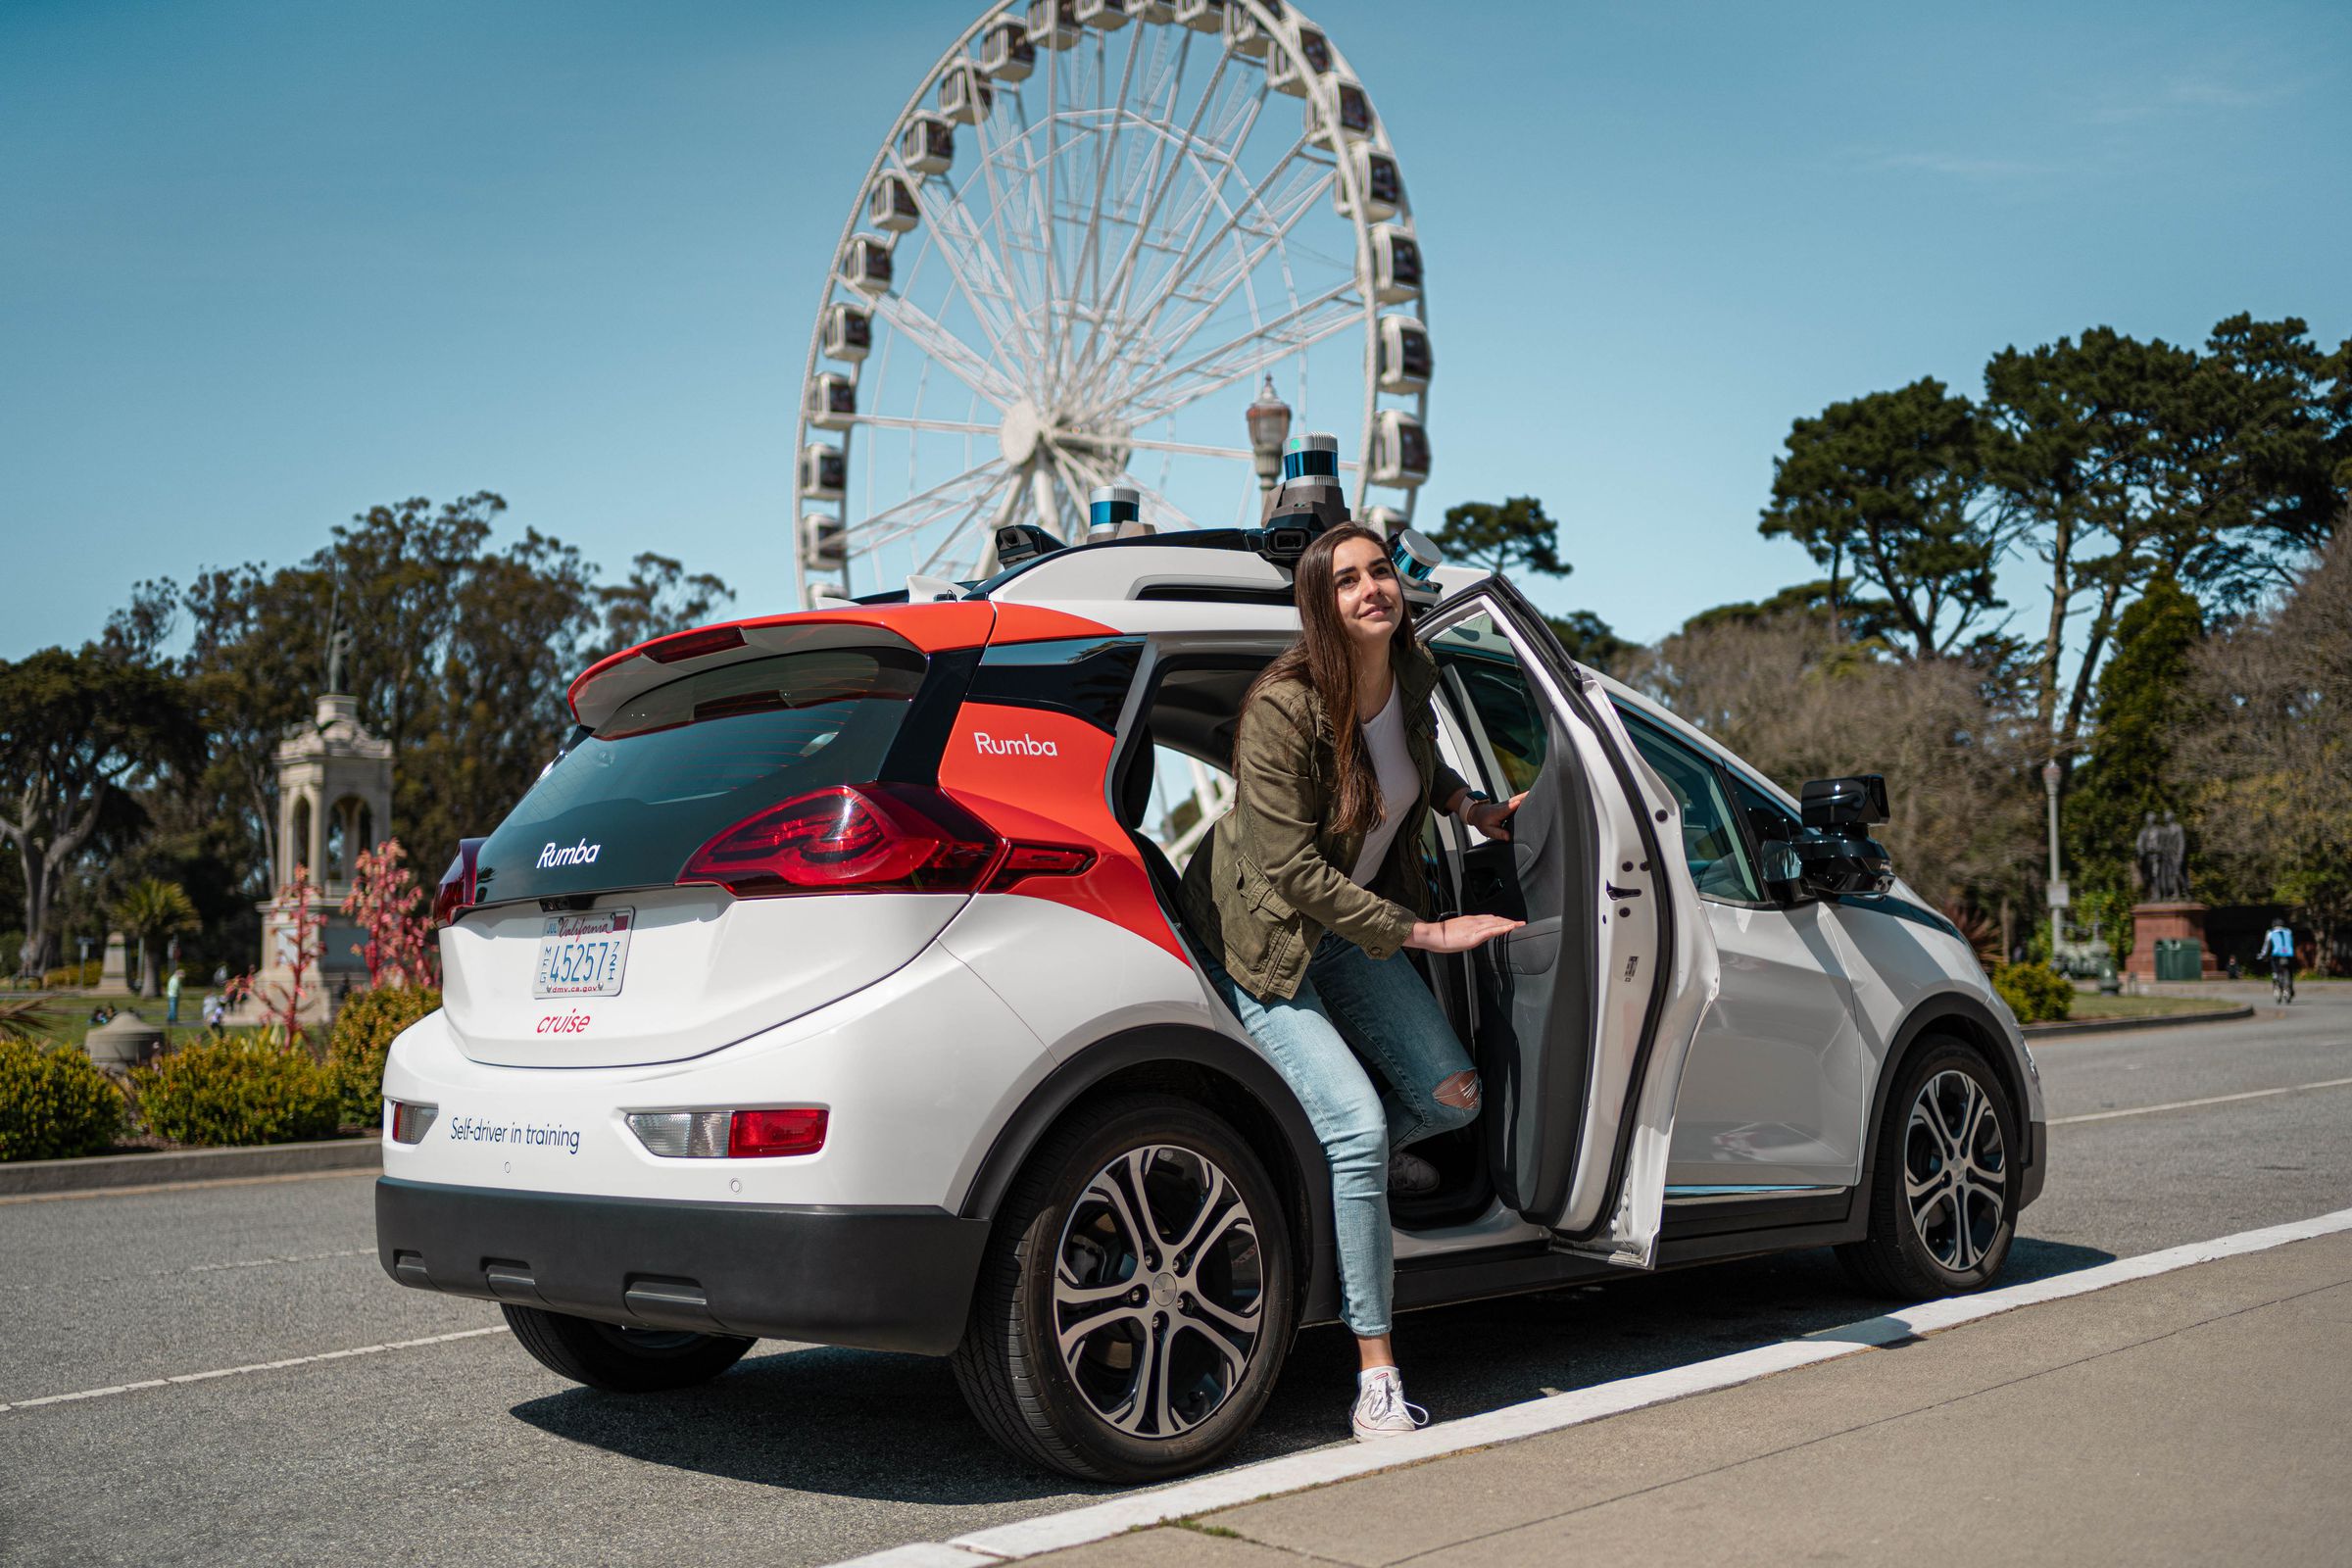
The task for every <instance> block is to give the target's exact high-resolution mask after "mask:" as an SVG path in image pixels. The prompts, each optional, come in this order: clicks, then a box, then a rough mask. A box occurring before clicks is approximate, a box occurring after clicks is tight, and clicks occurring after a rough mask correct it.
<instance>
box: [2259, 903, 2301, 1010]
mask: <svg viewBox="0 0 2352 1568" xmlns="http://www.w3.org/2000/svg"><path fill="white" fill-rule="evenodd" d="M2262 956H2264V957H2266V958H2268V959H2270V960H2271V996H2272V999H2273V1000H2275V1001H2278V1002H2281V1003H2285V1002H2292V1001H2294V1000H2295V934H2294V932H2293V931H2291V930H2289V929H2288V928H2287V924H2286V922H2285V921H2284V920H2273V921H2272V922H2271V929H2270V931H2269V933H2268V934H2267V935H2265V936H2264V937H2263V939H2262Z"/></svg>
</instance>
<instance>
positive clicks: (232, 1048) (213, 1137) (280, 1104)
mask: <svg viewBox="0 0 2352 1568" xmlns="http://www.w3.org/2000/svg"><path fill="white" fill-rule="evenodd" d="M130 1076H131V1081H132V1082H133V1083H134V1084H136V1085H137V1086H138V1091H139V1115H140V1118H141V1119H142V1120H143V1121H145V1122H146V1124H147V1130H148V1131H149V1132H152V1133H154V1134H155V1135H156V1136H157V1137H159V1138H169V1139H171V1140H172V1142H173V1143H178V1144H197V1145H220V1144H293V1143H300V1142H302V1141H303V1140H305V1139H310V1138H330V1137H332V1136H333V1135H334V1131H335V1125H336V1121H337V1112H336V1106H335V1081H334V1075H333V1074H332V1073H330V1072H329V1071H328V1070H327V1067H326V1064H325V1063H324V1062H321V1061H318V1060H315V1059H313V1058H312V1056H311V1054H310V1053H308V1052H306V1051H304V1050H303V1049H302V1048H301V1047H299V1046H289V1045H287V1044H286V1042H285V1038H284V1037H283V1036H282V1035H280V1034H279V1033H278V1032H277V1031H276V1030H274V1029H265V1030H263V1031H261V1032H260V1033H258V1034H250V1035H229V1036H225V1037H223V1038H221V1039H218V1040H209V1041H206V1042H204V1043H203V1044H201V1045H194V1046H190V1047H188V1048H187V1049H186V1050H184V1051H180V1052H176V1053H174V1054H172V1055H169V1056H166V1057H165V1058H164V1059H163V1060H161V1061H159V1062H157V1063H156V1064H155V1065H154V1066H152V1067H138V1068H133V1069H132V1071H131V1075H130Z"/></svg>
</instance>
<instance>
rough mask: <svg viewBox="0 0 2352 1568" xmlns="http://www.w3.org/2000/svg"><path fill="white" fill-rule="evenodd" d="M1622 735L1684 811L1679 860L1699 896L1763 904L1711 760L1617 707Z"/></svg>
mask: <svg viewBox="0 0 2352 1568" xmlns="http://www.w3.org/2000/svg"><path fill="white" fill-rule="evenodd" d="M1618 711H1619V712H1620V713H1621V714H1623V715H1624V718H1625V729H1626V733H1627V734H1628V735H1629V736H1631V737H1632V739H1633V743H1634V749H1635V750H1636V751H1638V752H1640V753H1641V754H1642V760H1644V761H1646V762H1648V763H1649V765H1650V766H1651V767H1653V768H1655V769H1657V772H1658V776H1659V777H1661V778H1663V779H1664V780H1665V781H1666V787H1667V788H1668V789H1670V790H1672V791H1673V792H1674V798H1675V801H1676V802H1677V804H1679V805H1680V806H1681V808H1682V812H1683V858H1684V859H1685V860H1687V861H1689V862H1690V866H1691V881H1693V882H1695V883H1697V884H1698V891H1699V894H1700V896H1701V897H1703V898H1710V899H1729V900H1732V901H1734V902H1736V903H1740V904H1761V903H1763V902H1764V892H1763V888H1762V886H1761V885H1760V884H1759V883H1758V882H1757V880H1756V872H1755V867H1754V866H1752V865H1750V864H1749V863H1748V859H1747V846H1746V845H1745V844H1744V843H1742V842H1741V840H1740V825H1739V822H1738V820H1737V819H1736V818H1735V817H1734V816H1733V815H1732V803H1731V799H1730V797H1729V795H1728V794H1727V793H1726V792H1725V789H1724V785H1723V772H1722V770H1721V769H1719V768H1718V767H1716V765H1715V763H1714V761H1713V760H1712V759H1710V758H1708V757H1705V756H1703V755H1702V754H1700V753H1699V752H1698V751H1697V750H1696V749H1694V748H1692V747H1691V746H1688V745H1685V744H1684V743H1683V742H1681V741H1678V740H1676V739H1674V738H1673V737H1672V736H1670V735H1668V734H1667V733H1666V732H1665V731H1664V730H1662V729H1660V728H1659V727H1658V726H1657V725H1655V724H1652V723H1651V722H1650V721H1649V720H1647V719H1645V718H1643V717H1642V715H1641V714H1639V713H1637V712H1634V711H1631V710H1629V709H1626V708H1624V707H1622V706H1621V707H1620V708H1619V709H1618Z"/></svg>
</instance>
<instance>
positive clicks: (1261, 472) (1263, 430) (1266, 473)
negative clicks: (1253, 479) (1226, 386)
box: [1248, 375, 1291, 496]
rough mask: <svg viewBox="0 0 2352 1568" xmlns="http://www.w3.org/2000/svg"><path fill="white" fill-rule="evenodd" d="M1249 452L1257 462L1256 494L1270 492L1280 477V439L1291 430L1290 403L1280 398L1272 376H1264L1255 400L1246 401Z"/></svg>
mask: <svg viewBox="0 0 2352 1568" xmlns="http://www.w3.org/2000/svg"><path fill="white" fill-rule="evenodd" d="M1248 417H1249V420H1250V459H1251V461H1252V462H1253V463H1254V464H1255V465H1256V466H1257V489H1258V493H1259V494H1260V495H1265V496H1270V495H1272V494H1273V493H1274V485H1275V482H1276V481H1277V480H1279V479H1280V478H1281V477H1282V443H1283V441H1284V440H1285V439H1286V438H1288V437H1289V435H1290V433H1291V406H1290V405H1289V404H1288V403H1285V402H1283V401H1282V397H1281V395H1280V394H1279V393H1277V392H1276V391H1275V390H1274V377H1273V376H1271V375H1269V376H1267V377H1266V382H1265V385H1264V386H1262V387H1260V388H1259V389H1258V393H1257V401H1256V402H1255V403H1252V404H1250V413H1249V416H1248Z"/></svg>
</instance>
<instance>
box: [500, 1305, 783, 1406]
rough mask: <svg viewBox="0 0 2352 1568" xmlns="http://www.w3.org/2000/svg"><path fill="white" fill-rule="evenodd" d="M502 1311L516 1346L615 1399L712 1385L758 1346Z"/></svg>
mask: <svg viewBox="0 0 2352 1568" xmlns="http://www.w3.org/2000/svg"><path fill="white" fill-rule="evenodd" d="M502 1310H503V1311H505V1313H506V1314H507V1327H509V1328H511V1329H513V1330H514V1331H515V1342H516V1343H517V1344H519V1345H520V1346H521V1347H522V1348H524V1349H526V1350H528V1351H530V1352H531V1356H532V1358H533V1359H534V1360H536V1361H538V1363H539V1364H540V1365H541V1366H544V1367H546V1368H547V1369H548V1370H549V1371H550V1372H553V1373H555V1374H556V1375H557V1376H559V1377H566V1378H569V1379H571V1381H572V1382H574V1383H585V1384H587V1385H588V1387H590V1388H592V1389H603V1390H605V1391H606V1392H607V1393H610V1394H657V1393H660V1392H661V1391H662V1390H664V1389H688V1388H692V1387H693V1386H694V1385H696V1384H697V1383H708V1382H710V1381H711V1379H712V1378H714V1377H716V1376H718V1375H719V1374H720V1373H721V1372H724V1371H725V1370H726V1369H727V1368H729V1367H731V1366H733V1365H734V1364H735V1363H736V1362H738V1361H740V1360H742V1359H743V1352H744V1351H746V1350H748V1349H750V1348H752V1344H753V1342H752V1341H750V1340H746V1339H738V1338H737V1337H735V1336H734V1335H732V1334H695V1333H692V1332H688V1331H682V1330H681V1331H676V1332H672V1331H671V1330H668V1329H631V1328H622V1327H621V1326H620V1325H618V1324H616V1323H599V1322H597V1321H596V1320H594V1319H593V1318H585V1317H573V1316H571V1315H570V1314H568V1313H564V1312H549V1311H545V1310H543V1309H541V1308H539V1307H536V1306H509V1307H504V1308H502Z"/></svg>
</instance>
